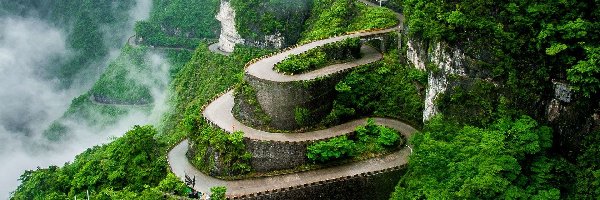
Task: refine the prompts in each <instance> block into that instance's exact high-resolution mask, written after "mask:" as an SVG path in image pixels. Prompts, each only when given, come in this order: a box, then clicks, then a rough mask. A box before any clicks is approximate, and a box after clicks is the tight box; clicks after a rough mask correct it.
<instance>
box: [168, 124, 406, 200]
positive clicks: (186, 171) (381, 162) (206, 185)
mask: <svg viewBox="0 0 600 200" xmlns="http://www.w3.org/2000/svg"><path fill="white" fill-rule="evenodd" d="M376 120H377V122H378V123H379V124H384V125H386V126H390V127H392V128H394V129H396V130H398V129H397V128H399V127H400V129H404V128H405V127H406V126H408V125H406V124H404V123H402V122H400V121H396V120H391V119H383V120H385V121H387V122H390V124H386V123H380V122H381V121H380V120H382V118H377V119H376ZM398 125H399V127H398ZM408 127H410V126H408ZM411 129H412V128H411ZM398 131H401V133H402V135H404V136H405V137H406V138H408V137H410V136H411V135H412V134H413V133H414V131H415V130H414V129H412V132H402V130H398ZM187 150H188V141H187V140H184V141H183V142H181V143H179V144H178V145H177V146H175V147H174V148H173V149H172V150H171V151H170V152H169V154H168V157H167V159H168V162H169V165H170V166H171V171H172V172H173V173H174V174H175V175H177V176H178V177H179V178H180V179H182V180H184V177H185V175H188V176H190V177H196V185H195V187H194V189H195V190H197V191H200V192H202V193H210V188H211V187H215V186H225V187H227V195H229V196H241V195H244V194H251V193H257V192H262V191H268V190H273V189H281V188H289V187H292V186H299V185H304V184H310V183H314V182H319V181H323V180H328V179H337V178H341V177H347V176H354V175H357V174H362V173H367V172H373V171H378V170H384V169H389V168H393V167H397V166H403V165H405V164H406V163H407V162H408V156H409V155H410V153H411V152H410V149H409V148H404V149H402V150H399V151H396V152H393V153H391V154H388V155H385V156H381V157H375V158H371V159H367V160H363V161H359V162H353V163H349V164H345V165H340V166H335V167H328V168H324V169H317V170H311V171H305V172H299V173H293V174H285V175H278V176H270V177H261V178H253V179H244V180H235V181H226V180H221V179H217V178H214V177H211V176H208V175H206V174H204V173H202V172H200V171H199V170H197V169H196V168H195V167H194V166H193V165H192V164H190V163H189V161H188V159H187V157H186V156H185V154H186V152H187Z"/></svg>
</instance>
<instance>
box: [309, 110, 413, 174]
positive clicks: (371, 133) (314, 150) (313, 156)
mask: <svg viewBox="0 0 600 200" xmlns="http://www.w3.org/2000/svg"><path fill="white" fill-rule="evenodd" d="M400 143H402V139H401V137H400V133H398V131H396V130H394V129H391V128H388V127H385V126H382V125H377V124H375V121H374V120H373V119H368V120H367V124H366V125H364V126H358V127H356V130H355V132H354V135H352V136H350V137H349V136H346V135H343V136H338V137H334V138H331V139H329V140H326V141H321V142H317V143H314V144H311V145H310V146H308V147H307V151H306V156H307V157H308V159H309V160H311V161H315V162H319V163H325V162H328V161H335V160H339V159H344V158H352V157H355V156H368V154H376V153H380V152H384V151H386V150H391V149H394V148H396V147H397V146H398V144H400Z"/></svg>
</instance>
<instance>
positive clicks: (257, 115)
mask: <svg viewBox="0 0 600 200" xmlns="http://www.w3.org/2000/svg"><path fill="white" fill-rule="evenodd" d="M233 95H234V97H235V98H236V99H242V100H243V101H244V103H245V104H247V105H249V106H250V107H251V108H253V109H252V110H251V112H252V114H251V115H252V116H253V118H254V119H255V121H256V122H258V123H257V124H255V125H257V126H267V125H268V124H269V123H270V122H271V117H269V115H267V113H265V111H264V110H263V109H262V107H261V106H260V104H259V103H258V99H257V98H256V91H255V90H254V88H252V86H250V84H249V83H248V82H246V81H243V82H242V83H241V84H240V85H239V86H237V87H235V90H234V94H233ZM240 109H241V108H240V107H239V105H237V104H236V105H235V106H234V107H233V111H232V112H233V113H234V114H235V115H236V116H237V115H238V114H239V113H240ZM237 118H238V120H242V121H243V119H240V118H239V117H237ZM247 124H253V123H251V122H247Z"/></svg>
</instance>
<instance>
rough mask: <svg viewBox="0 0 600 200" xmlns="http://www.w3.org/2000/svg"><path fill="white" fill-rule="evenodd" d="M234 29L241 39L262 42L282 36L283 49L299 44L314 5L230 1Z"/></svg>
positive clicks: (266, 0)
mask: <svg viewBox="0 0 600 200" xmlns="http://www.w3.org/2000/svg"><path fill="white" fill-rule="evenodd" d="M230 2H231V6H232V7H233V9H234V10H236V11H237V12H236V13H235V14H236V16H235V26H236V29H237V31H238V32H239V34H240V35H241V36H242V38H244V39H247V40H252V41H263V40H264V39H265V36H269V35H278V36H282V37H283V38H284V39H285V41H284V45H285V46H289V45H292V44H294V43H296V42H297V41H298V40H299V38H300V33H301V32H302V28H303V25H304V21H305V20H306V19H307V18H308V15H309V11H310V2H311V1H305V0H302V1H287V0H231V1H230Z"/></svg>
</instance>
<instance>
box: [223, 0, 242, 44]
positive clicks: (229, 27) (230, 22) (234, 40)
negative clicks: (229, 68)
mask: <svg viewBox="0 0 600 200" xmlns="http://www.w3.org/2000/svg"><path fill="white" fill-rule="evenodd" d="M216 18H217V20H219V21H220V22H221V35H220V36H219V45H218V46H219V49H220V50H221V51H224V52H228V53H231V52H233V50H234V48H235V44H243V43H244V39H243V38H242V37H241V36H240V34H238V32H237V30H236V29H235V10H233V8H232V7H231V4H230V3H229V1H228V0H222V1H221V7H220V8H219V13H218V14H217V16H216Z"/></svg>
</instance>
